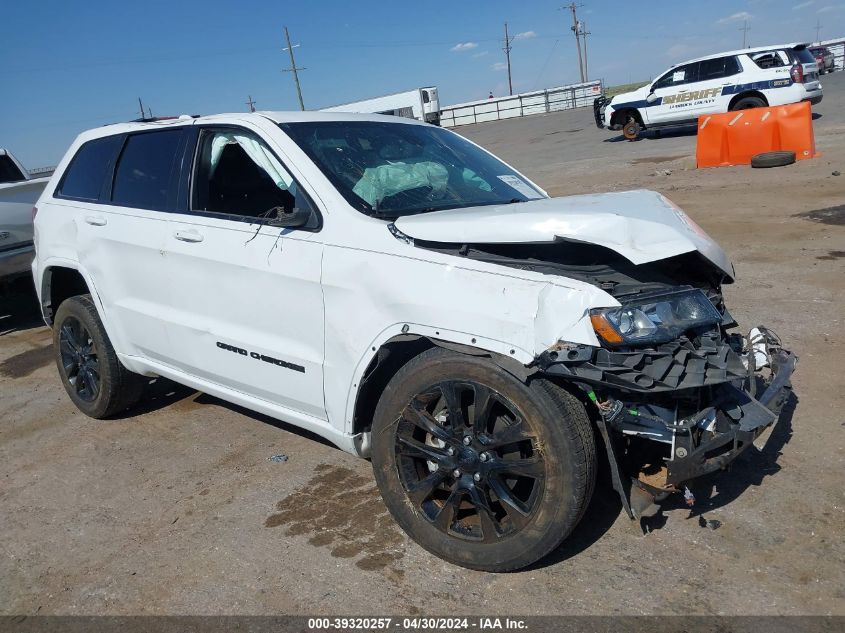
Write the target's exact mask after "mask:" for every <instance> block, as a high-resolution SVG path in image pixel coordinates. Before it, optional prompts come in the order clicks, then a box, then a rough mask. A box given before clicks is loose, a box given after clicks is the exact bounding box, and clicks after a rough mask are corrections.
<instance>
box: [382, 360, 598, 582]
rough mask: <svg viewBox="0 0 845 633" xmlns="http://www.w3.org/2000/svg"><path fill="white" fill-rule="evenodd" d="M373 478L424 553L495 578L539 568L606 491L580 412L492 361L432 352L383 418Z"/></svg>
mask: <svg viewBox="0 0 845 633" xmlns="http://www.w3.org/2000/svg"><path fill="white" fill-rule="evenodd" d="M372 438H373V451H372V460H373V470H374V473H375V478H376V481H377V483H378V486H379V490H380V491H381V494H382V497H383V499H384V502H385V505H386V506H387V508H388V509H389V510H390V513H391V514H392V515H393V517H394V519H395V520H396V521H397V523H399V525H400V526H401V527H402V529H403V530H404V531H405V532H406V533H407V534H408V535H409V536H410V537H411V538H412V539H414V540H415V541H416V542H417V543H419V544H420V545H421V546H422V547H424V548H425V549H427V550H428V551H430V552H432V553H433V554H435V555H436V556H439V557H440V558H443V559H445V560H447V561H449V562H451V563H454V564H456V565H460V566H462V567H468V568H471V569H479V570H484V571H510V570H514V569H519V568H521V567H525V566H526V565H530V564H531V563H533V562H535V561H537V560H539V559H540V558H542V557H543V556H545V555H546V554H548V553H549V552H550V551H551V550H553V549H554V548H555V547H557V546H558V545H559V544H560V543H561V541H563V539H565V538H566V537H567V536H568V535H569V533H570V532H571V531H572V529H573V528H574V527H575V525H576V524H577V523H578V521H579V520H580V518H581V516H582V514H583V512H584V510H585V508H586V506H587V504H588V502H589V500H590V497H591V495H592V491H593V487H594V484H595V470H596V456H595V444H594V440H593V433H592V427H591V425H590V421H589V419H588V417H587V414H586V411H585V409H584V406H583V405H582V404H581V402H580V401H579V400H578V399H577V398H575V397H574V396H573V395H571V394H570V393H569V392H567V391H565V390H564V389H562V388H560V387H558V386H557V385H554V384H552V383H549V382H546V381H543V380H534V381H532V382H531V384H530V385H526V384H524V383H522V382H521V381H519V380H517V379H516V378H515V377H514V376H512V375H511V374H509V373H508V372H506V371H505V370H503V369H502V368H501V367H499V366H498V365H496V364H494V363H492V362H491V361H490V360H489V359H487V358H484V357H476V356H467V355H463V354H458V353H455V352H451V351H447V350H444V349H440V348H436V349H433V350H429V351H427V352H425V353H423V354H421V355H420V356H418V357H416V358H415V359H413V360H412V361H410V362H409V363H408V364H406V365H405V366H404V367H402V369H400V370H399V372H397V374H396V375H395V376H394V377H393V379H392V380H391V381H390V383H389V384H388V385H387V387H386V389H385V391H384V393H383V394H382V396H381V399H380V400H379V403H378V406H377V408H376V413H375V417H374V420H373V429H372Z"/></svg>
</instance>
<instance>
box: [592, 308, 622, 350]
mask: <svg viewBox="0 0 845 633" xmlns="http://www.w3.org/2000/svg"><path fill="white" fill-rule="evenodd" d="M590 322H591V323H592V324H593V329H594V330H595V331H596V334H598V335H599V336H600V337H601V338H602V339H603V340H604V342H605V343H610V344H611V345H618V344H619V343H621V342H622V335H621V334H619V332H617V331H616V329H615V328H614V327H613V326H612V325H611V324H610V322H609V321H608V320H607V317H606V316H605V315H603V314H591V315H590Z"/></svg>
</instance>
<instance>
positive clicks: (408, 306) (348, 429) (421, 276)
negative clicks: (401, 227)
mask: <svg viewBox="0 0 845 633" xmlns="http://www.w3.org/2000/svg"><path fill="white" fill-rule="evenodd" d="M409 248H414V247H409ZM338 251H346V252H338ZM432 255H436V254H434V253H432ZM469 263H470V264H472V265H473V268H469V267H465V266H464V265H455V264H450V263H447V262H446V261H430V260H418V259H412V258H408V257H397V256H390V255H380V254H374V253H367V252H363V251H356V250H347V249H331V248H329V249H327V252H326V256H325V258H324V261H323V288H324V301H325V305H326V315H327V320H326V341H327V345H326V360H325V377H324V380H325V393H326V409H327V413H328V417H329V420H330V421H331V423H332V424H333V425H335V426H336V427H340V426H342V428H343V429H344V432H345V433H347V434H351V433H353V418H354V411H355V404H356V399H357V395H358V391H359V387H360V385H361V379H362V377H363V375H364V372H365V371H366V369H367V367H368V366H369V365H370V363H371V361H372V360H373V358H374V357H375V356H376V354H377V353H378V350H379V348H381V347H382V346H383V345H384V344H385V343H387V342H388V341H390V340H391V339H393V338H395V337H397V336H399V335H403V334H405V335H417V336H423V337H427V338H430V339H433V340H437V341H444V342H448V343H454V344H457V345H461V346H468V347H474V348H477V349H479V350H483V351H486V352H491V353H493V354H497V355H500V356H502V357H505V358H513V359H514V360H515V361H516V362H518V363H520V364H521V365H528V364H529V363H531V362H532V361H533V360H534V359H535V358H536V356H538V355H539V354H540V353H542V352H543V351H545V350H546V349H548V348H549V347H551V346H552V345H554V344H555V343H556V342H557V341H558V340H566V341H570V342H574V343H581V344H586V345H598V340H597V338H596V335H595V332H594V331H593V328H592V325H591V324H590V319H589V310H590V308H593V307H610V306H617V305H619V303H618V302H617V301H616V300H615V299H614V298H613V297H611V296H610V295H609V294H607V293H605V292H604V291H603V290H601V289H599V288H597V287H595V286H592V285H589V284H586V283H583V282H579V281H576V280H570V279H563V278H552V277H549V276H546V275H542V274H539V273H531V272H527V271H517V270H516V269H509V268H506V267H502V266H495V265H492V264H485V263H482V262H477V261H473V262H469ZM459 264H464V262H463V261H461V262H459ZM362 279H366V280H367V281H366V282H364V283H362V282H361V280H362ZM467 288H472V289H473V290H472V294H471V295H469V296H467V293H466V289H467ZM332 394H346V395H345V397H343V398H341V397H338V396H334V397H333V396H332Z"/></svg>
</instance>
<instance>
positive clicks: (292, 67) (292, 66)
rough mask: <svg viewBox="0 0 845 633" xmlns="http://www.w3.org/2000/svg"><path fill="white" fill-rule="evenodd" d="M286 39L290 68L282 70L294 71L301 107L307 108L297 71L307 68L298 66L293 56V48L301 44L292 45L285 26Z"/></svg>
mask: <svg viewBox="0 0 845 633" xmlns="http://www.w3.org/2000/svg"><path fill="white" fill-rule="evenodd" d="M285 41H286V42H287V43H288V45H287V48H284V49H282V50H285V51H287V52H288V53H290V68H283V69H282V70H283V71H284V72H286V73H293V80H294V82H295V83H296V96H297V97H299V109H300V110H305V104H304V103H302V89H301V88H300V87H299V74H298V73H297V71H298V70H305V68H304V67H302V68H297V67H296V60H295V59H294V58H293V49H295V48H296V47H297V46H299V44H295V45H293V46H291V44H290V35H288V27H285Z"/></svg>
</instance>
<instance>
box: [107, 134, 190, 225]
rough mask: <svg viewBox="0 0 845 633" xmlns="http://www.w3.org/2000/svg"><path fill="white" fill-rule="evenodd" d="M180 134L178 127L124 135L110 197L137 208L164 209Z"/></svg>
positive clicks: (117, 202)
mask: <svg viewBox="0 0 845 633" xmlns="http://www.w3.org/2000/svg"><path fill="white" fill-rule="evenodd" d="M181 138H182V130H181V129H180V130H167V131H163V132H147V133H143V134H133V135H131V136H129V137H127V139H126V145H125V147H124V148H123V152H122V153H121V155H120V160H119V161H118V163H117V171H116V173H115V175H114V187H113V189H112V201H113V202H114V203H116V204H120V205H124V206H127V207H136V208H139V209H154V210H155V209H164V208H165V207H166V206H167V198H168V193H169V190H170V180H171V176H172V175H173V164H174V162H175V161H176V152H177V149H178V147H179V141H180V140H181Z"/></svg>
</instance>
